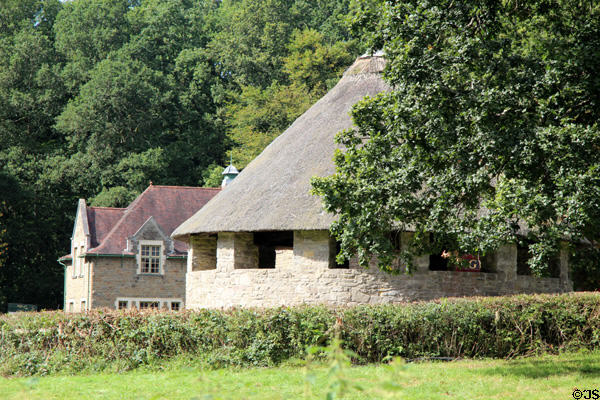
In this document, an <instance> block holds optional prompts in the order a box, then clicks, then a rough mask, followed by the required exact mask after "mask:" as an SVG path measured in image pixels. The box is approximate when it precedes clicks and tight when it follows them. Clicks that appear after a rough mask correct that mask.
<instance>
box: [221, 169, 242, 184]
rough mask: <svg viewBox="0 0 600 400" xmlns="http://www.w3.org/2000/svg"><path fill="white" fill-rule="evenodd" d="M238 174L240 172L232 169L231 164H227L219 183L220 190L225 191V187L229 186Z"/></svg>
mask: <svg viewBox="0 0 600 400" xmlns="http://www.w3.org/2000/svg"><path fill="white" fill-rule="evenodd" d="M239 173H240V172H239V171H238V170H237V168H236V167H234V166H233V165H232V164H229V166H228V167H227V168H225V169H224V170H223V173H222V175H223V182H221V188H223V189H225V186H227V185H229V184H230V183H231V181H233V180H234V179H235V177H236V176H238V174H239Z"/></svg>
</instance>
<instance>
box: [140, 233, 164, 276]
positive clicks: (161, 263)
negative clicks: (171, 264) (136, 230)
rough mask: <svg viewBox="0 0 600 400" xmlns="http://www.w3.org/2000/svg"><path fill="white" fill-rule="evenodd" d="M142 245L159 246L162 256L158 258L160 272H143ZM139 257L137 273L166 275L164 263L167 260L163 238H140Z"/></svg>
mask: <svg viewBox="0 0 600 400" xmlns="http://www.w3.org/2000/svg"><path fill="white" fill-rule="evenodd" d="M142 246H159V247H160V250H159V251H160V258H159V259H158V273H156V272H142ZM136 259H137V274H138V275H164V274H165V271H164V265H165V261H166V256H165V243H164V242H163V241H162V240H140V241H139V243H138V251H137V254H136Z"/></svg>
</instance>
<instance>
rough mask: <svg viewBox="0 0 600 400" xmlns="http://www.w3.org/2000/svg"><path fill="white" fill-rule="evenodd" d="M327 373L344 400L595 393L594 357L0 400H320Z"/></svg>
mask: <svg viewBox="0 0 600 400" xmlns="http://www.w3.org/2000/svg"><path fill="white" fill-rule="evenodd" d="M307 370H308V371H309V372H308V374H307ZM331 373H336V374H338V375H336V376H337V377H338V378H341V381H344V382H345V383H347V384H348V391H347V392H346V394H345V395H344V396H343V398H344V399H396V398H397V399H400V398H401V399H523V400H525V399H527V400H531V399H552V400H556V399H573V389H574V388H575V387H577V388H579V389H581V390H585V389H596V388H599V389H600V351H597V352H591V353H590V352H585V353H571V354H563V355H560V356H544V357H539V358H522V359H518V360H512V361H504V360H476V361H473V360H463V361H454V362H423V363H410V364H400V363H398V364H395V365H391V366H390V365H368V366H360V367H344V368H342V369H341V370H340V371H337V372H336V371H334V368H332V367H329V366H327V365H323V364H320V365H315V366H312V367H310V369H308V368H305V367H303V366H301V365H291V364H290V365H285V366H281V367H278V368H252V369H221V370H204V369H202V368H200V367H197V366H189V363H188V366H185V364H184V363H181V362H173V363H169V364H167V365H166V366H165V369H164V370H149V369H139V370H136V371H132V372H126V373H110V374H109V373H105V374H102V373H100V374H90V375H74V376H48V377H41V378H37V377H34V378H1V377H0V399H27V400H29V399H214V400H216V399H261V400H268V399H303V398H310V399H315V398H321V399H324V398H325V396H326V395H327V392H328V391H329V390H330V389H329V387H330V384H331V383H332V382H340V379H338V380H336V379H334V378H333V377H332V376H330V375H331ZM354 386H359V387H360V389H359V388H356V387H354ZM584 395H585V393H584ZM583 398H585V397H583ZM588 398H589V397H588ZM591 398H594V397H591Z"/></svg>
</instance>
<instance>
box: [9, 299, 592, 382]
mask: <svg viewBox="0 0 600 400" xmlns="http://www.w3.org/2000/svg"><path fill="white" fill-rule="evenodd" d="M335 335H339V337H340V338H341V339H342V341H343V343H344V346H345V347H346V348H348V349H349V350H351V351H352V352H353V353H355V354H356V357H357V358H356V359H355V362H357V363H363V362H379V361H382V360H385V359H387V358H389V357H392V356H401V357H405V358H411V359H412V358H420V357H452V358H458V357H503V358H506V357H515V356H521V355H529V354H538V353H542V352H558V351H560V350H575V349H581V348H588V349H593V348H598V345H599V343H600V294H596V293H577V294H565V295H521V296H510V297H495V298H470V299H443V300H439V301H434V302H422V303H410V304H400V305H381V306H373V305H370V306H359V307H353V308H338V309H331V308H326V307H320V306H303V307H291V308H285V307H282V308H273V309H263V310H249V309H233V310H227V311H215V310H202V311H187V312H181V313H165V312H138V311H135V310H134V311H94V312H90V313H86V314H64V313H62V312H41V313H22V314H13V315H4V316H1V317H0V373H1V374H3V375H11V374H12V375H34V374H47V373H53V372H57V371H66V372H76V371H80V370H84V369H94V370H103V369H106V368H113V369H114V368H116V369H119V370H123V369H131V368H135V367H137V366H140V365H148V364H153V363H155V362H157V361H160V360H164V359H168V358H172V357H178V356H184V357H187V356H189V357H193V358H198V359H200V360H202V361H203V362H206V363H207V364H208V365H210V366H214V367H221V366H227V365H240V366H247V365H259V366H263V365H275V364H278V363H280V362H282V361H284V360H287V359H290V358H299V357H303V356H304V355H305V352H306V349H307V348H308V347H310V346H324V345H327V344H328V343H329V341H330V340H331V338H332V337H334V336H335Z"/></svg>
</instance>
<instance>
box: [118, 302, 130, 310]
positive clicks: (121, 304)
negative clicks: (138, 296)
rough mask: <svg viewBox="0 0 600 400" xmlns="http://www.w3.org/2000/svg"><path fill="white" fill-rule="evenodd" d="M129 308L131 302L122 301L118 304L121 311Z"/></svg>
mask: <svg viewBox="0 0 600 400" xmlns="http://www.w3.org/2000/svg"><path fill="white" fill-rule="evenodd" d="M128 306H129V302H128V301H126V300H120V301H119V304H118V308H119V310H124V309H126V308H127V307H128Z"/></svg>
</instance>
